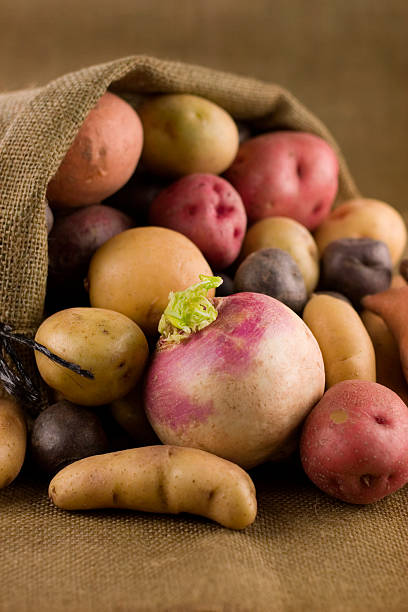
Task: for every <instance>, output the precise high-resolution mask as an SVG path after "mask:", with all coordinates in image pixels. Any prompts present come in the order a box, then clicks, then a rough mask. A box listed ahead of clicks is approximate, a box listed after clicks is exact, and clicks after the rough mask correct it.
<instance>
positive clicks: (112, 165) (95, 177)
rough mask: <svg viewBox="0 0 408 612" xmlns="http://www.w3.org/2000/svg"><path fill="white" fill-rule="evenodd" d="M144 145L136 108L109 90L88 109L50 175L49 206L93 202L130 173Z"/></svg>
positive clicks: (129, 175) (118, 187) (109, 193)
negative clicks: (68, 146)
mask: <svg viewBox="0 0 408 612" xmlns="http://www.w3.org/2000/svg"><path fill="white" fill-rule="evenodd" d="M142 145H143V128H142V124H141V121H140V119H139V116H138V114H137V113H136V111H135V110H133V108H132V107H131V106H130V104H128V103H127V102H125V101H124V100H122V99H121V98H119V96H116V95H115V94H112V93H110V92H107V93H105V94H104V95H103V96H102V97H101V98H100V99H99V101H98V103H97V104H96V106H95V107H94V108H93V109H92V110H91V111H90V113H89V114H88V116H87V117H86V119H85V121H84V123H83V124H82V126H81V128H80V130H79V132H78V134H77V136H76V138H75V140H74V142H73V143H72V145H71V147H70V149H69V150H68V152H67V153H66V155H65V157H64V159H63V160H62V163H61V165H60V167H59V168H58V170H57V172H56V174H55V176H54V177H53V178H52V179H51V181H50V183H49V185H48V189H47V198H48V200H49V201H50V205H51V207H52V208H59V207H61V206H72V207H76V206H84V205H87V204H96V203H98V202H100V201H101V200H103V199H105V198H107V197H108V196H110V195H111V194H113V193H114V192H115V191H117V190H118V189H120V188H121V187H122V186H123V185H124V184H125V183H126V182H127V181H128V180H129V178H130V177H131V176H132V174H133V172H134V170H135V168H136V166H137V163H138V161H139V158H140V155H141V152H142Z"/></svg>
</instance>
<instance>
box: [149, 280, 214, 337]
mask: <svg viewBox="0 0 408 612" xmlns="http://www.w3.org/2000/svg"><path fill="white" fill-rule="evenodd" d="M199 278H200V282H199V283H197V284H196V285H192V286H191V287H188V288H187V289H185V290H184V291H175V292H173V291H171V292H170V295H169V303H168V305H167V307H166V309H165V310H164V312H163V314H162V316H161V319H160V321H159V327H158V329H159V333H160V335H161V340H162V341H165V342H175V343H177V344H178V343H179V342H181V340H183V339H184V338H186V337H188V336H189V334H191V333H193V332H197V331H199V330H200V329H204V327H207V325H209V324H210V323H212V322H213V321H215V319H216V318H217V315H218V313H217V310H216V308H215V307H214V306H213V304H212V303H211V301H210V300H209V299H208V298H207V293H208V291H209V290H210V289H215V288H217V287H219V286H220V285H221V284H222V282H223V281H222V278H221V277H220V276H206V275H205V274H200V275H199Z"/></svg>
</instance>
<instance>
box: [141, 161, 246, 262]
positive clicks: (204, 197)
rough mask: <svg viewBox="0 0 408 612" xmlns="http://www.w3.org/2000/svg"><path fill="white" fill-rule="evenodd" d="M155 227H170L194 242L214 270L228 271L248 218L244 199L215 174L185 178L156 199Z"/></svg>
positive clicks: (152, 220)
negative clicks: (226, 269)
mask: <svg viewBox="0 0 408 612" xmlns="http://www.w3.org/2000/svg"><path fill="white" fill-rule="evenodd" d="M149 220H150V223H151V224H152V225H160V226H162V227H168V228H169V229H173V230H175V231H177V232H180V233H181V234H184V235H185V236H187V237H188V238H190V240H192V241H193V242H194V244H196V245H197V246H198V248H199V249H200V251H201V252H202V253H203V255H204V257H205V258H206V260H207V261H208V263H209V264H210V266H211V267H212V268H215V269H216V270H224V269H225V268H227V267H228V266H229V265H231V264H232V262H233V261H235V259H236V258H237V257H238V254H239V251H240V249H241V245H242V241H243V239H244V235H245V231H246V225H247V217H246V212H245V208H244V205H243V203H242V200H241V196H240V195H239V193H238V192H237V191H235V189H234V188H233V186H232V185H230V183H228V181H226V180H224V179H223V178H221V177H220V176H216V175H215V174H203V173H199V172H196V173H195V174H189V175H188V176H183V177H182V178H181V179H179V180H178V181H176V182H174V183H172V184H171V185H170V186H169V187H167V189H164V190H163V191H161V192H160V193H159V195H158V196H157V197H156V198H155V199H154V200H153V202H152V204H151V206H150V210H149Z"/></svg>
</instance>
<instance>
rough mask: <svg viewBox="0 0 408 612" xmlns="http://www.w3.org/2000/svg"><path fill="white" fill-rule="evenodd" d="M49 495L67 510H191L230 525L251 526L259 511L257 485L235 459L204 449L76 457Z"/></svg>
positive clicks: (156, 448) (53, 482)
mask: <svg viewBox="0 0 408 612" xmlns="http://www.w3.org/2000/svg"><path fill="white" fill-rule="evenodd" d="M49 496H50V498H51V500H52V502H53V503H54V504H55V505H56V506H58V507H59V508H63V509H65V510H88V509H93V508H127V509H130V510H140V511H143V512H160V513H171V514H178V513H179V512H189V513H192V514H199V515H201V516H205V517H207V518H210V519H212V520H214V521H216V522H218V523H220V524H221V525H223V526H224V527H229V528H231V529H244V528H245V527H247V526H248V525H250V524H251V523H252V522H253V521H254V520H255V516H256V509H257V504H256V497H255V487H254V484H253V482H252V480H251V478H250V477H249V476H248V474H247V473H246V472H245V471H244V470H243V469H242V468H240V467H239V466H237V465H236V464H235V463H232V462H231V461H227V460H226V459H221V458H220V457H217V456H216V455H213V454H211V453H208V452H206V451H202V450H199V449H195V448H187V447H178V446H166V445H157V446H144V447H141V448H133V449H128V450H123V451H118V452H115V453H106V454H104V455H95V456H93V457H87V458H86V459H81V460H80V461H76V462H75V463H72V464H71V465H68V466H67V467H65V468H64V469H63V470H61V471H60V472H58V474H56V476H54V478H53V479H52V480H51V482H50V485H49Z"/></svg>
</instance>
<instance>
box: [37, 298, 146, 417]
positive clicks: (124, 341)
mask: <svg viewBox="0 0 408 612" xmlns="http://www.w3.org/2000/svg"><path fill="white" fill-rule="evenodd" d="M35 340H36V341H37V342H39V343H40V344H43V345H44V346H46V347H47V348H48V349H49V350H50V351H52V352H53V353H55V354H56V355H57V356H58V357H61V358H62V359H65V360H66V361H69V362H71V363H74V364H76V365H78V366H80V367H81V369H83V370H88V371H89V372H91V373H92V374H93V378H92V379H90V378H85V377H83V376H81V375H80V374H77V373H75V372H73V371H71V370H70V369H68V368H66V367H64V366H61V365H59V364H57V363H55V362H54V361H52V360H51V359H49V358H48V357H46V356H45V355H43V354H41V353H39V352H38V351H36V352H35V359H36V362H37V366H38V370H39V372H40V374H41V376H42V378H43V379H44V380H45V382H46V383H47V384H48V385H49V386H50V387H51V388H52V389H55V390H56V391H59V392H60V393H61V394H62V396H63V397H64V398H65V399H67V400H69V401H71V402H73V403H74V404H80V405H83V406H99V405H101V404H107V403H109V402H112V401H113V400H115V399H117V398H119V397H122V396H124V395H126V393H128V392H129V391H130V389H132V387H134V386H135V385H136V383H137V382H138V381H139V379H140V377H141V375H142V372H143V369H144V366H145V363H146V361H147V357H148V352H149V349H148V345H147V340H146V338H145V336H144V334H143V332H142V330H141V329H140V327H139V326H138V325H136V323H135V322H134V321H132V320H131V319H129V318H128V317H126V316H125V315H123V314H121V313H119V312H114V311H112V310H106V309H103V308H68V309H67V310H61V311H59V312H56V313H55V314H53V315H51V316H50V317H48V318H47V319H45V320H44V321H43V322H42V324H41V325H40V327H39V328H38V330H37V333H36V335H35Z"/></svg>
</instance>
